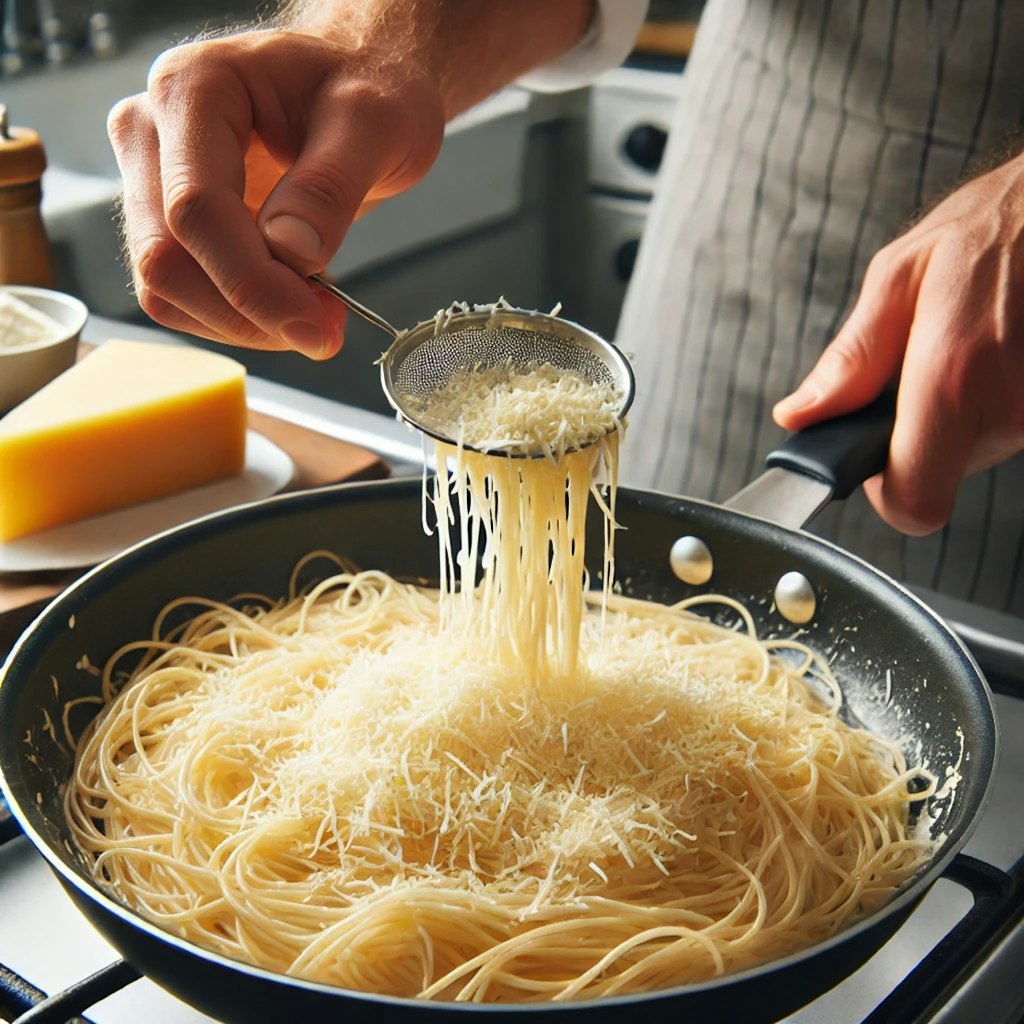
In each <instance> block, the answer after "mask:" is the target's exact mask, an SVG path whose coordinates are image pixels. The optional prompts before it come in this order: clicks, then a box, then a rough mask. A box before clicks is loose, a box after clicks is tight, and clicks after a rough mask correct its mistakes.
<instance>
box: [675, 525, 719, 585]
mask: <svg viewBox="0 0 1024 1024" xmlns="http://www.w3.org/2000/svg"><path fill="white" fill-rule="evenodd" d="M668 562H669V565H671V566H672V571H673V572H674V573H675V574H676V575H677V576H678V577H679V578H680V579H681V580H682V581H683V582H684V583H691V584H693V585H694V586H700V584H701V583H707V581H708V580H709V579H711V574H712V573H713V572H714V570H715V563H714V560H713V559H712V557H711V552H710V551H709V550H708V546H707V544H705V543H704V541H702V540H700V538H698V537H680V538H679V539H678V540H677V541H676V542H675V544H673V545H672V550H671V551H670V552H669V555H668Z"/></svg>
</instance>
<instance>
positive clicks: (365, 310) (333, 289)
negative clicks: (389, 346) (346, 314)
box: [309, 274, 398, 339]
mask: <svg viewBox="0 0 1024 1024" xmlns="http://www.w3.org/2000/svg"><path fill="white" fill-rule="evenodd" d="M309 279H310V281H312V282H314V283H315V284H318V285H320V287H321V288H323V289H324V290H325V291H328V292H330V293H331V294H332V295H333V296H334V297H335V298H337V299H341V301H342V302H344V303H345V305H346V306H348V308H349V309H351V310H352V312H353V313H358V314H359V315H360V316H361V317H362V318H363V319H364V320H368V321H369V322H370V323H371V324H373V325H374V327H379V328H380V329H381V330H382V331H387V333H388V334H390V335H391V337H392V339H394V338H397V337H398V329H397V328H395V327H392V326H391V324H389V323H388V322H387V320H385V319H384V317H382V316H381V315H380V314H379V313H374V311H373V310H372V309H370V307H369V306H364V305H363V304H362V303H361V302H359V301H357V300H356V299H353V298H352V296H351V295H349V294H348V293H347V292H343V291H342V290H341V289H340V288H339V287H338V286H337V285H336V284H332V283H331V282H330V281H328V280H327V278H326V277H324V275H323V274H311V275H310V278H309Z"/></svg>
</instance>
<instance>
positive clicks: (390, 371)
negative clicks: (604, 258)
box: [380, 307, 636, 459]
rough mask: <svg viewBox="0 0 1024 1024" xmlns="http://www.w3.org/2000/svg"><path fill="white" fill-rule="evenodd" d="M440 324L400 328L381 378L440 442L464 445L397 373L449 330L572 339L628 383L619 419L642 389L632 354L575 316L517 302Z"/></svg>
mask: <svg viewBox="0 0 1024 1024" xmlns="http://www.w3.org/2000/svg"><path fill="white" fill-rule="evenodd" d="M436 325H437V318H436V317H431V318H430V319H429V320H421V321H420V322H419V323H418V324H416V325H415V326H414V327H410V328H409V329H408V330H405V331H401V332H399V334H398V336H397V337H396V338H395V339H394V341H392V343H391V345H390V346H388V348H387V349H386V350H385V352H384V353H383V354H382V355H381V357H380V383H381V388H382V389H383V391H384V396H385V397H386V398H387V400H388V404H389V405H390V406H391V407H392V409H394V410H395V412H396V413H397V414H398V417H399V419H401V420H402V421H404V422H405V423H408V424H409V425H410V426H412V427H415V428H416V429H417V430H419V431H421V432H422V433H424V434H426V435H427V436H428V437H432V438H434V439H435V440H437V441H442V442H444V443H446V444H450V445H452V446H455V445H457V444H458V442H457V440H456V439H455V438H453V437H450V436H449V435H447V434H444V433H442V432H440V431H439V430H436V429H433V428H432V427H430V426H428V425H426V424H424V423H422V422H421V421H420V420H419V419H417V417H416V415H415V414H414V413H413V412H412V411H410V409H409V408H408V407H407V405H406V404H405V402H404V401H403V398H402V392H400V391H399V389H398V387H397V385H396V380H395V376H396V373H397V370H398V368H399V367H400V366H401V365H402V363H403V362H404V360H405V359H406V358H408V356H409V355H411V354H412V353H413V352H414V351H416V350H417V349H418V348H419V347H420V346H421V345H422V344H423V343H424V342H426V341H429V340H432V339H433V338H435V337H443V336H444V335H446V334H454V333H456V332H457V331H464V330H473V329H477V330H480V329H484V330H500V329H503V328H504V329H518V330H523V331H530V332H532V333H536V334H551V335H554V336H555V337H558V338H562V339H566V340H569V341H572V342H573V343H575V344H579V345H580V346H581V347H582V348H584V349H587V350H588V351H590V352H591V353H593V354H595V355H596V356H597V357H598V358H599V359H601V360H602V362H604V363H605V364H606V365H607V366H608V367H609V368H610V370H611V373H612V376H613V377H614V378H615V380H616V382H617V383H619V384H621V385H622V401H621V404H620V407H619V409H618V413H617V419H618V420H619V421H620V422H624V421H625V417H626V414H627V413H628V412H629V409H630V406H632V404H633V398H634V395H635V393H636V377H635V375H634V373H633V367H632V365H631V364H630V361H629V359H627V358H626V356H625V354H624V353H623V352H622V351H621V350H620V349H619V348H618V347H617V346H616V345H615V344H614V343H613V342H610V341H607V340H606V339H605V338H603V337H601V335H599V334H597V333H596V332H595V331H592V330H590V328H588V327H584V326H583V325H582V324H579V323H576V321H574V320H567V319H565V318H564V317H559V316H554V315H552V314H551V313H541V312H539V311H537V310H527V309H517V308H514V307H510V308H498V309H491V308H490V307H488V308H486V309H474V310H470V311H468V312H457V313H453V314H451V315H450V316H448V317H447V319H446V320H445V321H444V326H443V327H442V328H441V329H440V330H436ZM540 325H543V330H541V329H540ZM596 443H597V440H595V441H591V442H589V443H588V444H587V445H583V446H581V447H584V448H588V447H590V446H591V445H593V444H596ZM462 447H463V448H464V449H466V450H467V451H472V452H478V453H480V454H482V455H495V456H501V457H503V458H511V459H535V458H544V457H545V454H544V453H543V452H513V451H509V450H507V449H504V448H482V447H475V446H474V445H469V444H463V445H462ZM569 450H570V451H572V450H574V449H569Z"/></svg>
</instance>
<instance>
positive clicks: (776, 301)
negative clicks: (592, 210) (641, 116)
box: [617, 0, 1024, 616]
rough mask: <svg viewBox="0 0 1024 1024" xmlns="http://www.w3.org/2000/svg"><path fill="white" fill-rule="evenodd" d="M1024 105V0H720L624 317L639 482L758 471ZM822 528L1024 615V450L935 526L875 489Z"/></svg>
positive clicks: (633, 474) (917, 575) (729, 489)
mask: <svg viewBox="0 0 1024 1024" xmlns="http://www.w3.org/2000/svg"><path fill="white" fill-rule="evenodd" d="M1022 120H1024V2H1021V0H932V2H926V0H903V2H900V0H834V2H831V3H828V2H823V0H709V3H708V5H707V7H706V8H705V10H704V15H703V17H702V20H701V25H700V29H699V31H698V34H697V43H696V45H695V47H694V52H693V54H692V56H691V59H690V61H689V63H688V65H687V68H686V71H685V73H684V89H683V94H682V100H681V102H680V104H679V108H678V115H677V120H676V123H675V124H674V126H673V130H672V133H671V137H670V142H669V147H668V150H667V152H666V154H665V160H664V163H663V166H662V170H661V173H660V176H659V183H658V190H657V192H656V195H655V197H654V201H653V203H652V206H651V212H650V218H649V221H648V227H647V230H646V233H645V236H644V239H643V242H642V245H641V247H640V253H639V256H638V260H637V265H636V269H635V272H634V274H633V279H632V281H631V283H630V288H629V292H628V295H627V298H626V302H625V306H624V308H623V313H622V317H621V320H620V323H619V329H618V337H617V340H618V342H619V344H620V345H621V346H622V347H623V348H624V349H625V350H626V351H628V352H631V353H633V354H634V357H635V368H636V371H637V384H638V390H637V401H636V404H635V405H634V410H633V412H632V414H631V416H630V431H629V435H630V436H629V440H628V442H627V448H626V454H625V458H624V463H625V465H624V467H623V468H624V472H623V479H624V482H626V483H631V484H635V485H638V486H646V487H656V488H658V489H661V490H666V491H671V492H676V493H681V494H688V495H691V496H694V497H700V498H710V499H713V500H716V501H720V500H723V499H724V498H726V497H728V496H729V495H730V494H732V493H734V492H735V491H737V490H739V488H740V487H741V486H742V485H743V484H744V483H746V482H748V481H749V480H750V479H751V478H752V477H753V476H755V475H756V473H757V472H758V471H759V469H760V467H761V463H762V460H763V458H764V456H765V454H766V453H767V451H768V450H769V449H770V448H771V447H772V446H773V445H775V444H777V443H778V441H779V440H780V439H781V437H782V432H781V431H779V429H778V428H777V427H775V426H774V424H773V423H772V422H771V406H772V404H773V402H775V401H776V400H777V399H779V398H781V397H783V396H784V395H786V394H788V393H789V391H791V390H792V388H793V387H794V386H795V385H796V384H797V383H798V382H799V381H800V380H801V378H802V377H803V376H804V374H805V373H807V371H808V370H809V369H810V368H811V366H813V364H814V362H815V360H816V358H817V356H818V355H819V353H820V352H821V349H822V348H823V347H824V345H825V344H826V343H827V342H828V341H829V340H830V339H831V338H832V337H833V336H834V334H835V333H836V331H837V329H838V328H839V326H840V324H841V323H842V321H843V319H844V317H845V315H846V314H847V313H848V312H849V310H850V308H851V307H852V305H853V301H854V300H855V299H856V296H857V291H858V288H859V285H860V281H861V278H862V276H863V274H864V270H865V268H866V266H867V263H868V261H869V260H870V258H871V256H872V255H873V254H874V253H875V252H876V251H877V250H878V249H879V248H881V247H882V246H883V245H884V244H885V243H886V242H887V241H889V240H890V239H892V238H893V237H895V236H896V235H898V234H899V233H900V232H901V230H902V229H904V228H905V227H906V226H907V224H908V223H909V222H910V221H911V220H912V219H913V218H914V217H915V216H916V215H918V214H919V213H920V212H921V211H922V210H923V209H927V208H928V207H929V206H930V205H932V204H934V203H935V202H936V201H937V200H938V199H940V198H941V197H942V196H943V195H945V194H946V193H948V192H949V191H951V190H952V189H953V188H954V187H955V186H956V184H957V183H958V182H960V181H963V180H964V179H965V178H966V177H968V176H969V175H970V174H971V173H972V172H976V171H977V170H978V168H979V167H982V166H992V165H993V164H994V163H995V162H998V159H999V156H1000V154H1003V155H1009V153H1010V152H1011V150H1010V149H1009V148H1008V147H1009V146H1010V144H1011V143H1012V140H1013V138H1014V134H1015V133H1017V132H1018V126H1019V125H1021V123H1022ZM1021 287H1024V282H1021ZM1022 389H1024V382H1022ZM1021 400H1022V401H1024V393H1022V396H1021ZM813 528H814V530H815V531H816V532H819V533H821V534H823V535H825V536H828V537H830V538H831V539H833V540H835V541H836V542H837V543H839V544H841V545H842V546H843V547H845V548H847V549H849V550H851V551H853V552H855V553H857V554H859V555H861V556H862V557H864V558H866V559H867V560H869V561H870V562H872V563H873V564H874V565H876V566H878V567H879V568H881V569H882V570H883V571H885V572H888V573H889V574H891V575H893V576H895V577H896V578H898V579H901V580H904V581H906V582H909V583H913V584H918V585H920V586H924V587H929V588H932V589H934V590H938V591H941V592H944V593H946V594H948V595H950V596H952V597H955V598H959V599H961V600H968V601H972V602H977V603H979V604H983V605H986V606H988V607H992V608H996V609H999V610H1003V611H1007V612H1010V613H1012V614H1015V615H1018V616H1024V456H1017V457H1016V458H1014V459H1011V460H1010V461H1008V462H1006V463H1003V464H1002V465H1000V466H998V467H996V468H995V469H993V470H990V471H989V472H987V473H982V474H978V475H976V476H973V477H971V478H970V479H968V480H967V481H966V482H965V483H964V485H963V486H962V488H961V491H960V494H959V497H958V501H957V505H956V509H955V512H954V515H953V518H952V520H951V522H950V524H949V525H948V526H947V527H946V528H945V529H943V530H941V531H940V532H938V533H935V534H933V535H931V536H929V537H925V538H908V537H904V536H903V535H901V534H899V533H898V532H896V531H895V530H893V529H891V528H890V527H888V526H886V525H885V523H883V522H882V520H881V519H879V518H878V517H877V516H876V515H875V514H874V512H873V510H872V509H871V507H870V505H869V504H868V503H867V501H866V499H865V498H864V496H863V493H860V492H858V494H857V495H856V496H855V497H854V498H852V499H850V500H849V501H847V502H844V503H840V504H837V505H835V506H834V507H832V508H830V509H829V510H828V511H827V512H826V513H825V515H824V516H822V517H821V519H820V520H818V521H817V522H816V523H815V525H814V527H813Z"/></svg>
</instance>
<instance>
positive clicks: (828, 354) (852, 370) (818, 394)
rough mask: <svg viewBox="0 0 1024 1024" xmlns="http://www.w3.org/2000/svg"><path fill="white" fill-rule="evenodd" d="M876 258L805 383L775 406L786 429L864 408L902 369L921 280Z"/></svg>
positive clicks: (776, 417) (777, 417) (774, 414)
mask: <svg viewBox="0 0 1024 1024" xmlns="http://www.w3.org/2000/svg"><path fill="white" fill-rule="evenodd" d="M877 266H878V262H877V258H876V261H874V262H873V263H872V266H871V267H869V268H868V273H867V274H866V275H865V278H864V285H863V287H862V289H861V293H860V296H859V297H858V299H857V304H856V305H855V306H854V309H853V312H852V313H851V314H850V316H849V318H848V319H847V321H846V323H844V324H843V326H842V328H841V329H840V331H839V333H838V334H837V335H836V336H835V338H834V339H833V341H832V342H831V343H830V344H829V345H828V346H827V347H826V348H825V350H824V351H823V352H822V354H821V356H820V357H819V359H818V361H817V363H816V364H815V366H814V368H813V369H812V370H811V372H810V373H809V374H808V375H807V376H806V377H805V378H804V380H803V382H802V383H801V384H800V386H799V387H798V388H797V389H796V390H795V391H794V392H793V393H792V394H790V395H788V396H787V397H785V398H783V399H782V400H781V401H780V402H778V403H777V404H776V405H775V407H774V409H773V410H772V417H773V418H774V420H775V422H776V423H777V424H778V425H779V426H780V427H783V428H784V429H786V430H802V429H803V428H804V427H807V426H810V425H811V424H812V423H817V422H819V421H821V420H826V419H832V418H833V417H835V416H842V415H843V414H844V413H848V412H853V410H855V409H860V408H861V407H862V406H865V405H867V404H868V403H869V402H871V401H873V400H874V399H875V398H877V397H878V396H879V395H880V394H881V393H882V391H883V390H884V389H885V386H886V385H887V384H888V383H889V381H890V380H891V379H892V378H893V377H894V376H895V375H896V373H897V372H898V371H899V368H900V365H901V363H902V360H903V354H904V352H905V350H906V346H907V338H908V337H909V334H910V328H911V326H912V324H913V321H914V307H915V304H916V301H917V286H916V282H914V281H912V280H911V279H910V274H909V269H907V270H905V271H903V272H896V273H892V272H886V273H883V272H881V271H879V270H877V269H876V268H877Z"/></svg>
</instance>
